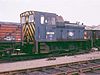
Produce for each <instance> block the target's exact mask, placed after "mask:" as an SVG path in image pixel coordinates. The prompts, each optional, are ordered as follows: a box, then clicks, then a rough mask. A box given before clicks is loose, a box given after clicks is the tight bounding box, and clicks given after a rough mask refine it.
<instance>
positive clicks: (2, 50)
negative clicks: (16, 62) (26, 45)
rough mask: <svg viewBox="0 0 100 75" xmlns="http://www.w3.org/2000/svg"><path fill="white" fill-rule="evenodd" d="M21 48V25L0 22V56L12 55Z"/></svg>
mask: <svg viewBox="0 0 100 75" xmlns="http://www.w3.org/2000/svg"><path fill="white" fill-rule="evenodd" d="M20 46H21V25H20V24H19V23H11V22H0V55H7V54H9V53H12V52H13V51H14V49H17V48H20Z"/></svg>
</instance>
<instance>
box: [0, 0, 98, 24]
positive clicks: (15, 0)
mask: <svg viewBox="0 0 100 75" xmlns="http://www.w3.org/2000/svg"><path fill="white" fill-rule="evenodd" d="M29 10H35V11H44V12H51V13H56V14H58V15H61V16H62V17H63V18H64V20H66V21H70V22H76V21H78V22H80V23H84V24H85V25H89V26H91V25H100V0H0V21H5V22H20V13H22V12H24V11H29Z"/></svg>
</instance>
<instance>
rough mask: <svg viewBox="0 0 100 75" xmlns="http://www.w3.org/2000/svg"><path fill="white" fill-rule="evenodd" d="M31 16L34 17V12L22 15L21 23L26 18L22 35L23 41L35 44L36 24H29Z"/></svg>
mask: <svg viewBox="0 0 100 75" xmlns="http://www.w3.org/2000/svg"><path fill="white" fill-rule="evenodd" d="M30 15H34V13H33V12H32V11H27V12H24V13H22V14H21V15H20V18H21V21H22V17H25V22H24V23H22V34H23V41H25V42H32V43H34V42H35V23H34V22H29V16H30ZM33 21H34V20H33Z"/></svg>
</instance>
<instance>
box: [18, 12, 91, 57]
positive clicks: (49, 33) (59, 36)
mask: <svg viewBox="0 0 100 75" xmlns="http://www.w3.org/2000/svg"><path fill="white" fill-rule="evenodd" d="M20 18H21V25H22V33H23V34H22V41H23V42H22V43H23V45H24V46H25V45H27V48H24V49H26V50H25V52H28V53H34V54H39V53H51V54H54V55H57V54H66V53H68V54H77V53H83V52H88V50H89V49H90V48H91V43H90V40H85V39H84V31H85V26H84V25H83V24H81V25H80V24H79V23H70V22H69V21H64V20H63V18H62V16H58V15H57V14H54V13H48V12H38V11H26V12H23V13H21V14H20Z"/></svg>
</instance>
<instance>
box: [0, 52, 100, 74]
mask: <svg viewBox="0 0 100 75" xmlns="http://www.w3.org/2000/svg"><path fill="white" fill-rule="evenodd" d="M97 69H100V52H92V53H88V54H83V55H75V56H63V57H56V59H50V58H49V60H48V58H44V59H36V60H27V61H19V62H12V63H10V62H9V63H1V64H0V75H68V74H69V75H73V73H74V74H75V73H84V72H88V71H89V72H90V71H95V70H97ZM52 71H53V72H52Z"/></svg>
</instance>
